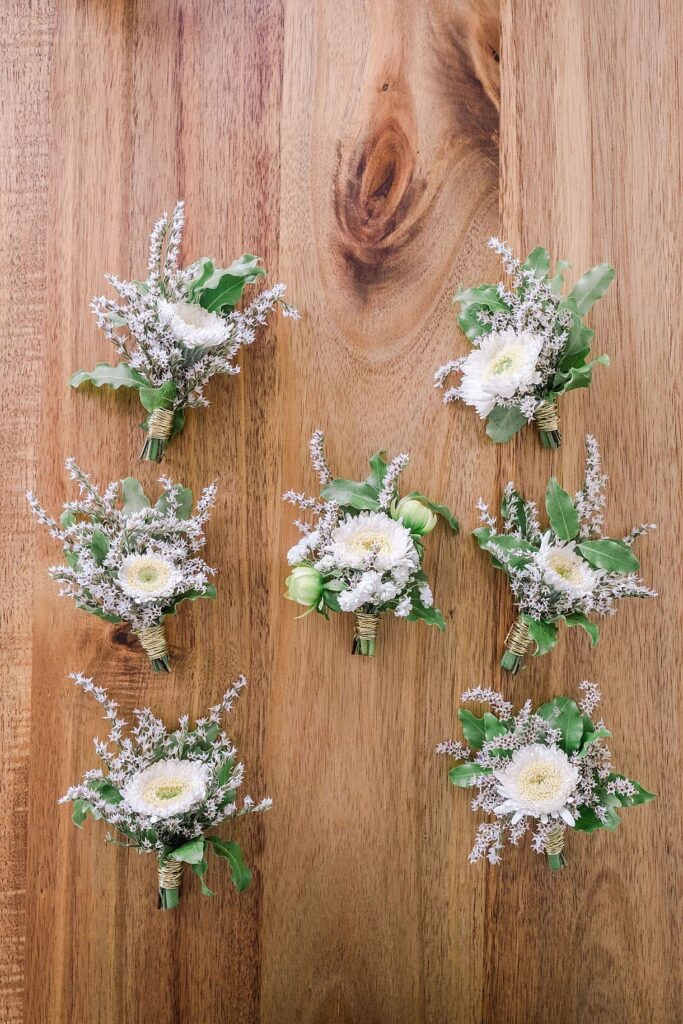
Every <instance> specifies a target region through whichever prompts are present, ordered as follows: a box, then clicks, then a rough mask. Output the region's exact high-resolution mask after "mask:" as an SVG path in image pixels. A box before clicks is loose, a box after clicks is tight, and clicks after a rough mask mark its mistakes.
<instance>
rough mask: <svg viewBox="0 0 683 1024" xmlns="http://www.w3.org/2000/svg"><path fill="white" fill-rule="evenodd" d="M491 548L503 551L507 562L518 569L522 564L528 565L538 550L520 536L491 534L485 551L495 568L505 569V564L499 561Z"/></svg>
mask: <svg viewBox="0 0 683 1024" xmlns="http://www.w3.org/2000/svg"><path fill="white" fill-rule="evenodd" d="M493 548H501V549H502V550H503V551H505V552H506V553H507V556H508V558H507V562H508V563H509V565H510V567H511V568H514V569H520V568H522V566H525V565H528V564H529V562H530V561H531V559H532V558H533V556H534V554H535V553H536V551H537V550H538V549H537V548H536V547H535V545H534V544H532V543H531V541H528V540H523V539H522V538H521V537H514V536H513V535H512V534H508V533H494V534H492V535H491V537H489V540H488V547H487V551H488V552H489V554H490V555H491V560H492V562H493V564H494V565H495V566H496V568H497V569H503V570H506V568H507V566H506V565H504V564H503V563H502V562H501V561H499V559H498V558H497V557H496V553H495V551H494V550H493Z"/></svg>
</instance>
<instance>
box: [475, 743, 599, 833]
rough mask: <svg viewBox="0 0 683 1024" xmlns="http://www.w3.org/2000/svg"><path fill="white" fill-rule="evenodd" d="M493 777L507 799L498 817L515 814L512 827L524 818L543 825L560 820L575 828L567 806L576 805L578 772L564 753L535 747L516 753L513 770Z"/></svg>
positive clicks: (556, 749)
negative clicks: (538, 820)
mask: <svg viewBox="0 0 683 1024" xmlns="http://www.w3.org/2000/svg"><path fill="white" fill-rule="evenodd" d="M494 775H495V777H496V779H497V780H498V792H499V794H500V795H501V796H502V797H504V800H503V803H501V804H499V806H498V807H496V808H495V813H496V814H506V815H507V814H512V821H511V824H512V825H516V824H517V822H518V821H520V820H521V819H522V818H525V817H530V818H540V820H541V821H542V822H543V823H544V824H546V823H547V822H548V820H549V819H550V818H554V819H556V820H557V819H558V818H561V819H562V821H564V822H565V824H567V825H569V826H570V827H572V826H573V825H574V821H575V819H574V815H573V814H572V812H571V810H570V809H569V807H568V805H569V804H572V803H574V796H573V794H574V793H575V791H576V787H577V784H578V781H579V772H578V769H576V768H575V767H574V765H573V764H572V763H571V761H570V760H569V758H568V757H567V755H566V754H565V753H564V751H563V750H560V749H559V748H557V747H547V746H543V745H542V744H540V743H532V744H530V745H529V746H526V747H522V748H521V749H520V750H516V751H515V753H514V754H513V755H512V759H511V761H510V766H509V767H508V768H505V769H504V770H503V771H498V772H494Z"/></svg>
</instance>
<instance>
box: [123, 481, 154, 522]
mask: <svg viewBox="0 0 683 1024" xmlns="http://www.w3.org/2000/svg"><path fill="white" fill-rule="evenodd" d="M121 497H122V498H123V511H124V513H125V515H126V516H132V515H134V514H135V513H136V512H141V511H142V510H143V508H149V507H150V501H149V498H148V497H147V495H146V494H145V492H144V491H143V489H142V485H141V483H140V481H139V480H136V479H135V477H132V476H127V477H126V479H125V480H122V481H121Z"/></svg>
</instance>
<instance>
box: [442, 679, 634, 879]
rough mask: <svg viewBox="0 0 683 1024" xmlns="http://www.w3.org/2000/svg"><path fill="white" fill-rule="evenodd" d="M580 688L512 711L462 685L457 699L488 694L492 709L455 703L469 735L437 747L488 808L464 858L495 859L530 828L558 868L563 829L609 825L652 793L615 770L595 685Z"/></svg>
mask: <svg viewBox="0 0 683 1024" xmlns="http://www.w3.org/2000/svg"><path fill="white" fill-rule="evenodd" d="M580 689H581V690H583V691H584V697H583V699H582V700H580V701H579V703H578V705H577V704H576V703H575V702H574V701H573V700H570V699H569V697H555V698H554V699H553V700H551V701H549V702H548V703H547V704H542V705H541V706H540V707H539V708H537V709H536V710H535V711H534V710H532V707H533V705H532V702H531V701H530V700H528V701H527V702H526V704H525V705H524V706H523V707H522V709H521V710H520V711H518V712H517V713H516V714H515V713H513V708H512V704H510V703H508V701H506V700H505V699H504V698H503V697H502V696H501V694H499V693H496V692H495V691H494V690H485V689H482V688H481V687H477V688H476V689H474V690H469V691H468V692H467V693H463V695H462V699H463V701H480V702H486V703H488V704H489V705H490V706H491V711H487V712H485V713H484V714H483V715H482V716H477V715H473V714H472V713H471V712H470V711H468V710H466V709H465V708H461V709H460V711H459V712H458V718H459V719H460V723H461V726H462V730H463V734H464V737H465V739H466V741H467V743H461V742H459V741H457V740H456V741H449V742H447V743H440V744H439V746H438V747H437V748H436V749H437V752H438V753H440V754H447V755H449V756H450V757H454V758H455V759H456V760H457V761H460V762H462V763H461V764H458V765H456V766H455V767H454V768H451V770H450V772H449V773H448V776H449V778H450V780H451V782H452V783H453V785H454V786H462V787H463V788H472V789H476V791H477V792H476V795H475V797H474V799H473V800H472V809H473V810H481V811H484V812H485V813H486V814H489V815H493V820H492V821H490V822H486V823H484V824H482V825H479V827H478V829H477V839H476V842H475V844H474V847H473V849H472V852H471V853H470V863H472V864H474V863H475V862H476V861H478V860H481V859H482V858H483V857H487V858H488V860H489V861H490V863H491V864H498V863H499V861H500V859H501V851H502V849H503V846H504V845H505V844H506V843H509V844H510V845H512V846H516V845H517V844H518V843H519V842H520V840H521V839H522V838H523V836H524V835H525V833H526V832H527V830H528V829H529V828H531V829H532V830H533V833H532V839H531V846H532V848H533V849H534V850H535V851H536V853H541V854H543V853H544V854H546V855H547V857H548V865H549V867H550V868H551V869H553V870H557V869H558V868H562V867H564V865H565V858H564V853H563V851H564V846H565V840H566V837H567V835H568V833H571V832H595V831H596V830H597V829H600V828H605V829H608V830H610V831H614V829H616V828H618V827H619V824H620V822H621V818H620V817H619V814H618V810H619V809H620V808H622V807H633V806H634V805H635V804H644V803H647V802H648V800H653V799H654V794H653V793H648V791H647V790H646V789H643V787H642V786H641V785H640V783H638V782H634V781H633V780H632V779H628V778H627V777H626V776H625V775H620V774H619V773H618V772H615V771H614V769H613V767H612V759H611V755H610V752H609V750H608V749H607V747H606V746H605V744H604V742H603V740H605V739H607V738H608V737H609V736H611V735H612V734H611V733H610V732H608V730H607V729H606V728H605V726H604V723H603V722H602V721H598V722H595V723H594V722H593V720H592V717H591V716H592V715H593V712H594V710H595V708H596V707H597V705H598V704H599V702H600V692H599V690H598V687H597V686H596V685H595V683H589V682H583V683H581V684H580Z"/></svg>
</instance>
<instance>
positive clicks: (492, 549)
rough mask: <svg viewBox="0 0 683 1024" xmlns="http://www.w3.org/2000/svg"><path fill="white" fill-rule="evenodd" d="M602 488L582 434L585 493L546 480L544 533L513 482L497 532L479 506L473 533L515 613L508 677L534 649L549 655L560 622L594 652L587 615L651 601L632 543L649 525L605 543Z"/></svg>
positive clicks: (591, 448) (595, 453)
mask: <svg viewBox="0 0 683 1024" xmlns="http://www.w3.org/2000/svg"><path fill="white" fill-rule="evenodd" d="M606 483H607V477H606V476H604V475H603V473H602V470H601V460H600V449H599V448H598V443H597V441H596V440H595V438H594V437H591V436H590V435H587V436H586V470H585V477H584V483H583V487H582V488H581V490H580V491H578V493H577V494H576V495H575V497H574V499H573V500H572V498H571V497H570V495H569V494H568V493H567V492H566V491H564V490H563V489H562V488H561V487H560V485H559V484H558V482H557V480H556V479H555V477H552V478H551V479H550V480H549V482H548V486H547V489H546V495H545V504H546V511H547V513H548V520H549V527H548V529H546V530H545V531H544V532H542V531H541V526H540V523H539V517H538V509H537V507H536V505H535V503H534V502H532V501H526V500H525V499H524V498H523V497H522V495H521V494H520V493H519V492H518V491H517V490H515V486H514V484H513V483H508V484H507V486H506V487H505V489H504V491H503V495H502V501H501V515H502V519H503V524H502V529H500V530H499V528H498V524H497V520H496V517H495V516H492V515H490V514H489V509H488V506H487V505H486V504H485V503H484V501H482V500H481V499H480V500H479V504H478V508H479V511H480V514H481V520H482V523H483V524H484V525H483V526H481V527H479V528H478V529H476V530H474V535H475V537H476V538H477V540H478V542H479V545H480V547H482V548H483V549H484V551H488V553H489V554H490V555H491V561H492V562H493V565H494V566H495V567H496V568H497V569H501V570H502V571H503V572H504V573H506V574H507V576H508V578H509V580H510V589H511V590H512V595H513V599H514V602H515V605H516V607H517V610H518V617H517V620H516V622H515V623H514V625H513V626H512V628H511V629H510V632H509V633H508V636H507V640H506V645H505V646H506V649H505V654H504V655H503V659H502V661H501V666H502V667H503V668H504V669H507V670H508V671H509V672H512V673H516V672H518V671H519V669H520V668H521V665H522V661H523V658H524V656H525V654H526V653H527V651H528V649H529V647H530V646H531V645H532V643H534V644H535V645H536V650H535V652H534V653H535V654H536V655H541V654H547V652H548V651H550V650H551V649H552V648H553V647H554V646H555V644H556V643H557V636H558V625H559V624H560V623H562V622H564V623H565V625H567V626H580V627H582V628H583V629H584V630H585V631H586V632H587V633H588V635H589V637H590V639H591V642H592V644H593V646H595V644H597V642H598V639H599V637H600V632H599V630H598V627H597V626H596V625H595V623H593V622H590V621H589V619H588V618H587V616H588V615H589V614H591V613H594V614H596V615H613V614H614V612H615V611H616V608H615V603H616V601H617V600H619V599H620V598H622V597H642V598H645V597H656V596H657V595H656V594H655V592H654V591H653V590H650V589H649V588H648V587H646V586H645V585H644V584H643V581H642V580H641V579H640V577H639V576H638V575H637V572H638V569H639V568H640V566H639V562H638V559H637V558H636V556H635V555H634V553H633V550H632V545H633V542H634V541H635V540H636V538H637V537H640V536H641V535H642V534H644V533H647V532H648V531H649V530H654V529H655V525H654V523H646V524H644V525H642V526H637V527H635V529H633V530H631V532H630V533H629V534H628V536H626V537H624V538H623V540H614V539H612V538H608V537H603V536H602V524H603V519H604V508H605V496H604V488H605V484H606Z"/></svg>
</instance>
